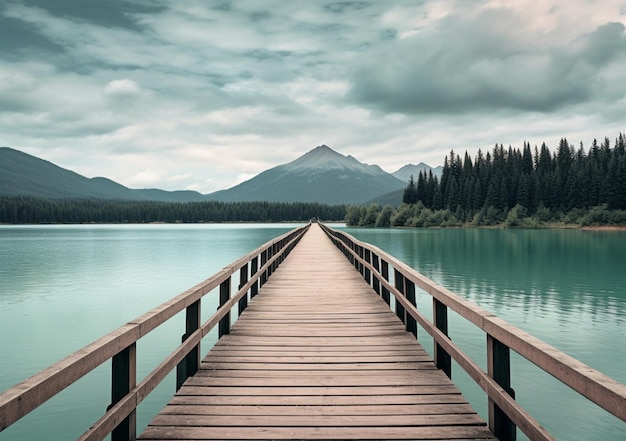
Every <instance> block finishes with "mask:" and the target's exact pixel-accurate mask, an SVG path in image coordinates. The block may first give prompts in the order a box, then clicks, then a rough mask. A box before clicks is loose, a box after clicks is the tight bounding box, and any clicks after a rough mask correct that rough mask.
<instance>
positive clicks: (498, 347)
mask: <svg viewBox="0 0 626 441" xmlns="http://www.w3.org/2000/svg"><path fill="white" fill-rule="evenodd" d="M487 372H488V374H489V376H490V377H491V378H493V379H494V380H495V381H496V383H498V384H499V385H500V386H502V387H503V388H504V390H506V391H507V393H508V394H509V395H511V397H513V398H515V391H514V390H513V389H511V356H510V350H509V347H508V346H506V345H505V344H503V343H501V342H500V341H498V340H497V339H495V338H493V337H492V336H491V335H489V334H487ZM489 428H490V429H491V431H492V432H493V434H494V435H495V436H496V437H497V438H498V439H499V440H500V441H515V440H516V437H517V433H516V432H517V431H516V427H515V424H513V422H512V421H511V420H510V419H509V417H508V416H506V414H505V413H504V412H503V411H502V409H500V407H498V405H497V404H496V403H494V402H493V401H492V400H491V399H489Z"/></svg>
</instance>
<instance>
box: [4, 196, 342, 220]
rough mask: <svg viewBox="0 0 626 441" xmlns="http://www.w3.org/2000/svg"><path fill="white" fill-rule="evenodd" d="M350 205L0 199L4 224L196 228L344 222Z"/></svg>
mask: <svg viewBox="0 0 626 441" xmlns="http://www.w3.org/2000/svg"><path fill="white" fill-rule="evenodd" d="M345 212H346V207H345V206H330V205H323V204H317V203H292V204H284V203H273V202H235V203H225V202H215V201H210V202H187V203H167V202H154V201H141V202H133V201H111V200H97V199H91V200H84V201H81V200H76V199H64V200H53V199H37V198H15V197H0V223H7V224H46V223H149V222H167V223H176V222H182V223H196V222H289V221H299V222H306V221H309V220H310V219H312V218H319V219H321V220H341V219H343V217H344V215H345Z"/></svg>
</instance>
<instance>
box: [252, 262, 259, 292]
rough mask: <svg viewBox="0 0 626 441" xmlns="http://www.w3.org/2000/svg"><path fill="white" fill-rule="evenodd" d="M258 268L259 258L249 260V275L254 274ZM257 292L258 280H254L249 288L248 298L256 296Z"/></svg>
mask: <svg viewBox="0 0 626 441" xmlns="http://www.w3.org/2000/svg"><path fill="white" fill-rule="evenodd" d="M258 270H259V258H258V257H255V258H253V259H252V262H250V275H251V276H254V275H255V274H256V272H257V271H258ZM258 293H259V280H258V279H257V280H255V282H254V284H253V285H252V287H251V288H250V298H252V297H254V296H256V295H257V294H258Z"/></svg>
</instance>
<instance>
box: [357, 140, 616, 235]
mask: <svg viewBox="0 0 626 441" xmlns="http://www.w3.org/2000/svg"><path fill="white" fill-rule="evenodd" d="M624 210H626V137H625V136H624V135H623V134H620V135H619V137H618V138H617V139H616V140H615V142H614V145H613V147H612V146H611V142H610V140H609V139H608V138H605V139H604V141H603V142H602V143H600V144H598V143H597V141H595V140H594V142H593V143H592V145H591V147H590V148H589V149H588V150H585V148H584V147H583V145H582V144H581V145H580V146H579V147H578V148H574V146H572V145H570V144H569V143H568V142H567V140H566V139H561V141H560V143H559V146H558V148H557V150H556V151H555V152H554V153H552V152H551V151H550V150H549V148H548V147H547V146H546V145H545V143H544V144H543V145H542V146H541V147H540V148H537V147H535V148H534V149H531V146H530V145H529V144H528V143H524V146H523V148H522V149H515V148H512V147H509V148H508V149H505V148H504V147H503V146H502V145H496V146H495V147H494V149H493V151H492V152H488V153H487V154H485V155H483V153H482V152H481V151H480V150H479V151H478V153H477V155H476V157H475V158H474V159H473V160H472V159H471V158H470V156H469V154H468V153H467V152H466V153H465V155H464V157H461V156H460V155H457V154H455V153H454V151H452V152H451V153H450V155H449V156H447V157H446V158H445V161H444V168H443V173H442V176H441V179H438V178H437V177H436V176H433V175H432V174H428V175H425V174H424V173H420V174H419V175H418V177H417V180H415V179H412V180H411V181H410V182H409V185H408V186H407V188H406V190H405V192H404V204H403V205H401V206H400V207H398V208H397V209H391V207H385V208H383V209H380V207H376V206H369V207H355V206H352V207H349V209H348V213H347V217H346V221H347V223H348V224H349V225H379V226H385V225H396V226H434V225H441V226H457V225H465V224H471V225H496V224H502V223H504V224H505V225H506V226H522V227H524V226H525V227H535V226H539V225H540V224H541V223H546V222H562V223H570V224H581V225H592V224H593V225H596V224H623V223H626V216H625V214H624Z"/></svg>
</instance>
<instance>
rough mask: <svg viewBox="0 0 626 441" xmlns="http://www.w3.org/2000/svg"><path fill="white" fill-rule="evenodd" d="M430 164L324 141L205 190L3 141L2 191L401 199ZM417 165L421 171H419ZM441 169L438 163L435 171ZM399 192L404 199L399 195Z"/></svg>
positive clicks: (120, 196)
mask: <svg viewBox="0 0 626 441" xmlns="http://www.w3.org/2000/svg"><path fill="white" fill-rule="evenodd" d="M428 169H430V167H429V166H427V165H426V164H423V163H420V164H418V165H417V166H415V165H411V164H409V165H407V166H405V167H403V168H401V169H400V170H398V171H397V172H395V173H394V174H390V173H387V172H385V171H384V170H383V169H381V168H380V167H379V166H377V165H367V164H363V163H361V162H359V161H358V160H356V159H355V158H353V157H352V156H344V155H342V154H340V153H337V152H336V151H334V150H333V149H331V148H330V147H328V146H326V145H322V146H319V147H316V148H315V149H313V150H311V151H309V152H308V153H306V154H305V155H303V156H301V157H300V158H298V159H296V160H294V161H292V162H289V163H287V164H283V165H279V166H277V167H274V168H271V169H269V170H266V171H264V172H262V173H260V174H259V175H257V176H255V177H253V178H252V179H250V180H248V181H246V182H243V183H241V184H239V185H237V186H235V187H232V188H230V189H227V190H222V191H218V192H215V193H211V194H208V195H203V194H200V193H198V192H195V191H164V190H158V189H141V190H135V189H130V188H127V187H125V186H123V185H121V184H118V183H116V182H114V181H112V180H110V179H107V178H100V177H98V178H86V177H84V176H81V175H79V174H77V173H75V172H73V171H70V170H66V169H63V168H61V167H59V166H57V165H55V164H53V163H51V162H49V161H46V160H43V159H39V158H36V157H34V156H31V155H28V154H26V153H24V152H20V151H18V150H15V149H12V148H9V147H0V195H1V196H30V197H37V198H50V199H62V198H69V199H95V198H97V199H116V200H136V201H138V200H151V201H161V202H198V201H207V200H217V201H223V202H238V201H269V202H319V203H323V204H330V205H334V204H362V203H366V202H368V201H371V200H373V199H375V198H379V197H383V196H384V195H392V194H393V195H394V196H393V197H392V198H391V199H390V202H391V203H393V204H394V205H395V204H398V203H399V202H401V199H402V197H401V195H402V191H403V190H404V188H405V187H406V184H407V182H408V179H409V176H410V175H411V174H413V175H414V177H415V178H416V177H417V173H419V170H428ZM415 170H417V173H415ZM436 172H437V169H433V173H436ZM398 195H400V196H399V200H398Z"/></svg>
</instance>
